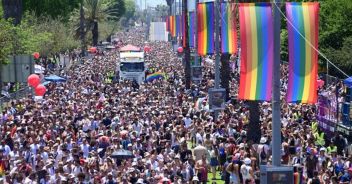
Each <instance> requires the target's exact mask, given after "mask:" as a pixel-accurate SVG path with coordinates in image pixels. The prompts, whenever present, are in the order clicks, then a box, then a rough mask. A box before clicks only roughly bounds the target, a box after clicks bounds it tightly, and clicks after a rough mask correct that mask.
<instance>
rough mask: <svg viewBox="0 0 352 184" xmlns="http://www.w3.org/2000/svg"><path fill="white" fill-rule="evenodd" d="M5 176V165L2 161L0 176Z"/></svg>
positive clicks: (0, 162) (0, 163)
mask: <svg viewBox="0 0 352 184" xmlns="http://www.w3.org/2000/svg"><path fill="white" fill-rule="evenodd" d="M3 176H5V165H4V163H3V162H2V161H0V178H1V177H3Z"/></svg>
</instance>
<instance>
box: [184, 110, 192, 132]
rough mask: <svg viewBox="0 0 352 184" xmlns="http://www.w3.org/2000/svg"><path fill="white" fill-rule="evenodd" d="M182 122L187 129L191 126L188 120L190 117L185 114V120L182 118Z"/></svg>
mask: <svg viewBox="0 0 352 184" xmlns="http://www.w3.org/2000/svg"><path fill="white" fill-rule="evenodd" d="M183 122H184V123H185V128H186V129H188V128H189V127H190V126H191V124H192V119H191V118H190V115H189V114H187V115H186V117H185V118H183Z"/></svg>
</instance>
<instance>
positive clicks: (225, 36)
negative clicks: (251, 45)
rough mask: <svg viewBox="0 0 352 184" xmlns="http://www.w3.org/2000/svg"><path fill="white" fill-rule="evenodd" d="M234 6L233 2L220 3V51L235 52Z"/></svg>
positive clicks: (235, 26)
mask: <svg viewBox="0 0 352 184" xmlns="http://www.w3.org/2000/svg"><path fill="white" fill-rule="evenodd" d="M235 8H236V6H235V4H234V3H221V53H227V54H235V53H237V31H236V29H237V23H236V14H235V10H236V9H235Z"/></svg>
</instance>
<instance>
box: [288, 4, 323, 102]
mask: <svg viewBox="0 0 352 184" xmlns="http://www.w3.org/2000/svg"><path fill="white" fill-rule="evenodd" d="M286 14H287V19H288V20H287V27H288V48H289V50H288V51H289V52H288V54H289V79H288V90H287V102H300V103H310V104H314V103H316V102H317V98H318V97H317V75H318V52H317V51H316V50H315V49H314V48H313V47H315V48H318V31H319V15H318V14H319V3H316V2H310V3H293V2H292V3H287V4H286ZM302 35H303V36H304V37H305V38H306V40H305V39H304V38H303V37H302ZM309 43H311V44H312V46H313V47H311V45H310V44H309Z"/></svg>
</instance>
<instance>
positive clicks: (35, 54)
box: [32, 52, 40, 59]
mask: <svg viewBox="0 0 352 184" xmlns="http://www.w3.org/2000/svg"><path fill="white" fill-rule="evenodd" d="M32 55H33V57H34V59H39V57H40V54H39V52H35V53H33V54H32Z"/></svg>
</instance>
